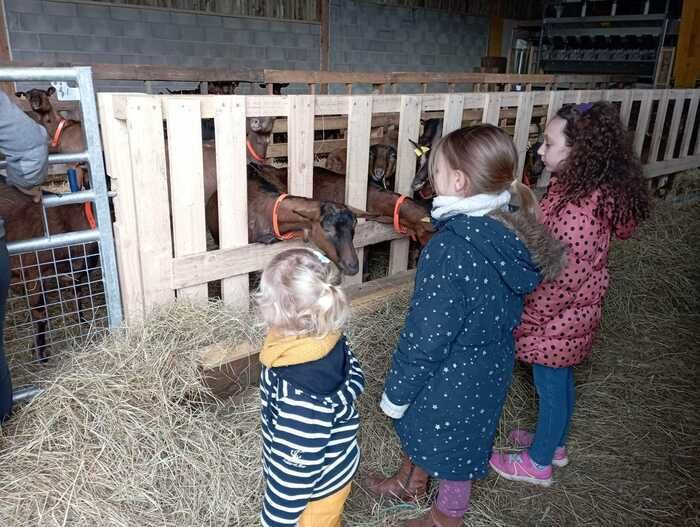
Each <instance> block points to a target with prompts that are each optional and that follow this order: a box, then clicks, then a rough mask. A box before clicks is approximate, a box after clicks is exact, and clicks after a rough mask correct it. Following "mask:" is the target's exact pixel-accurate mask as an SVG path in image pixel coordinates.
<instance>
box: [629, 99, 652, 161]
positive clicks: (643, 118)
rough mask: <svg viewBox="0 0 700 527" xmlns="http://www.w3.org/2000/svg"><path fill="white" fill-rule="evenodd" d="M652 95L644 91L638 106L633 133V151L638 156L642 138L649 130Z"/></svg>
mask: <svg viewBox="0 0 700 527" xmlns="http://www.w3.org/2000/svg"><path fill="white" fill-rule="evenodd" d="M654 93H655V92H654V91H653V90H645V91H644V92H643V94H642V101H641V103H640V105H639V117H637V127H636V129H635V132H634V151H635V152H636V154H637V155H638V156H641V155H642V148H644V138H645V137H646V133H647V129H648V128H649V119H650V118H651V105H652V102H653V96H654Z"/></svg>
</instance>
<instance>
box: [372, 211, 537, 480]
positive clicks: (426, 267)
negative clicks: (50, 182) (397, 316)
mask: <svg viewBox="0 0 700 527" xmlns="http://www.w3.org/2000/svg"><path fill="white" fill-rule="evenodd" d="M437 227H438V232H437V233H436V234H435V235H434V236H433V238H432V239H431V240H430V242H429V243H428V245H426V247H425V248H424V249H423V252H422V254H421V257H420V260H419V262H418V269H417V271H416V284H415V292H414V294H413V299H412V302H411V306H410V308H409V312H408V314H407V317H406V323H405V326H404V329H403V332H402V333H401V337H400V339H399V343H398V346H397V349H396V351H395V352H394V355H393V357H392V364H391V369H390V371H389V374H388V377H387V379H386V383H385V388H384V389H385V395H386V397H388V399H389V400H390V401H391V403H393V404H394V405H396V406H398V407H400V406H405V405H409V406H408V409H407V410H406V412H405V414H404V415H403V417H402V418H400V419H397V420H396V421H395V427H396V431H397V433H398V435H399V438H400V440H401V444H402V446H403V449H404V451H405V452H406V454H407V455H408V456H409V457H410V458H411V459H412V460H413V462H414V463H416V464H417V465H418V466H420V467H421V468H423V469H424V470H426V471H427V472H429V473H430V474H431V475H432V476H433V477H436V478H439V479H448V480H467V479H469V480H471V479H478V478H482V477H484V476H485V475H486V473H487V462H488V458H489V455H490V453H491V448H492V445H493V440H494V436H495V433H496V427H497V425H498V420H499V418H500V415H501V410H502V409H503V403H504V401H505V397H506V394H507V392H508V388H509V385H510V380H511V376H512V371H513V365H514V362H515V346H514V339H513V329H514V328H515V326H516V325H517V324H518V322H519V320H520V315H521V312H522V309H523V301H524V297H525V295H527V294H528V293H530V292H531V291H532V290H533V289H535V287H536V286H537V285H538V284H539V282H540V280H541V276H540V273H539V270H538V267H537V265H536V264H535V263H534V261H533V259H532V257H531V255H530V252H529V250H528V248H527V247H526V246H525V244H524V243H523V242H522V241H521V240H520V239H519V238H518V237H517V236H516V234H515V233H514V232H513V231H511V230H509V229H508V228H506V227H505V226H504V225H503V224H502V223H501V222H499V221H497V220H495V219H493V218H491V217H488V216H486V217H472V216H466V215H463V214H459V215H457V216H453V217H451V218H449V219H447V220H446V221H445V222H443V223H438V224H437Z"/></svg>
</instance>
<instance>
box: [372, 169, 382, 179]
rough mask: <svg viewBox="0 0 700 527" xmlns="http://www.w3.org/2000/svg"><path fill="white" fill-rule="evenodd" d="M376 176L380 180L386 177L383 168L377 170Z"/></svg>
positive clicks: (375, 171) (375, 170)
mask: <svg viewBox="0 0 700 527" xmlns="http://www.w3.org/2000/svg"><path fill="white" fill-rule="evenodd" d="M374 175H375V176H377V177H378V178H383V177H384V169H383V168H375V169H374Z"/></svg>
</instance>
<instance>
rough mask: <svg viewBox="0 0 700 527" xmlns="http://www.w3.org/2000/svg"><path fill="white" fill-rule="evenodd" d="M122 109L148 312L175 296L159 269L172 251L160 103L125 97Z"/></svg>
mask: <svg viewBox="0 0 700 527" xmlns="http://www.w3.org/2000/svg"><path fill="white" fill-rule="evenodd" d="M126 112H127V130H128V132H129V154H130V156H131V167H132V171H131V172H132V178H133V189H134V198H135V204H134V209H135V211H136V224H137V227H138V239H139V254H140V260H141V282H142V284H143V294H144V305H145V308H146V312H147V313H148V311H149V310H150V309H152V308H153V307H154V306H157V305H162V304H166V303H168V302H171V301H172V300H174V299H175V291H173V288H171V287H170V284H169V283H168V277H167V275H166V274H165V273H164V272H163V270H164V269H167V267H168V263H169V261H170V260H171V259H172V252H173V244H172V238H171V235H170V207H169V199H168V180H167V171H166V163H165V141H164V137H163V113H162V107H161V105H160V104H158V101H157V100H156V99H155V98H151V97H128V98H127V103H126ZM113 154H114V152H113ZM125 155H126V153H125Z"/></svg>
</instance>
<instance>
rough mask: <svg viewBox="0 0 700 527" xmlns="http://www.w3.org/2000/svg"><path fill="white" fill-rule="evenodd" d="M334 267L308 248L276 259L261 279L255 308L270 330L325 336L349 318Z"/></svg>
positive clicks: (338, 277) (285, 333) (281, 255)
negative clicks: (256, 307)
mask: <svg viewBox="0 0 700 527" xmlns="http://www.w3.org/2000/svg"><path fill="white" fill-rule="evenodd" d="M340 281H341V275H340V272H339V271H338V268H337V267H336V266H335V264H333V263H331V262H330V261H328V260H327V259H321V258H319V257H318V255H317V254H315V251H312V250H309V249H290V250H288V251H284V252H282V253H280V254H278V255H277V256H275V257H274V258H273V259H272V261H271V262H270V263H269V264H268V266H267V267H266V268H265V270H264V271H263V274H262V278H261V280H260V289H259V292H258V294H257V295H256V296H257V303H258V308H259V310H260V314H261V315H262V318H263V320H264V321H265V323H266V324H267V325H268V327H270V328H274V329H275V330H276V331H278V332H279V333H280V334H282V335H299V336H302V335H308V336H317V337H325V336H326V335H327V334H328V333H331V332H335V331H338V330H339V329H340V328H341V327H342V325H343V324H344V323H345V321H346V320H347V319H348V317H349V315H350V306H349V304H348V300H347V297H346V296H345V293H344V292H343V290H342V289H341V288H340V285H339V284H340Z"/></svg>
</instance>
